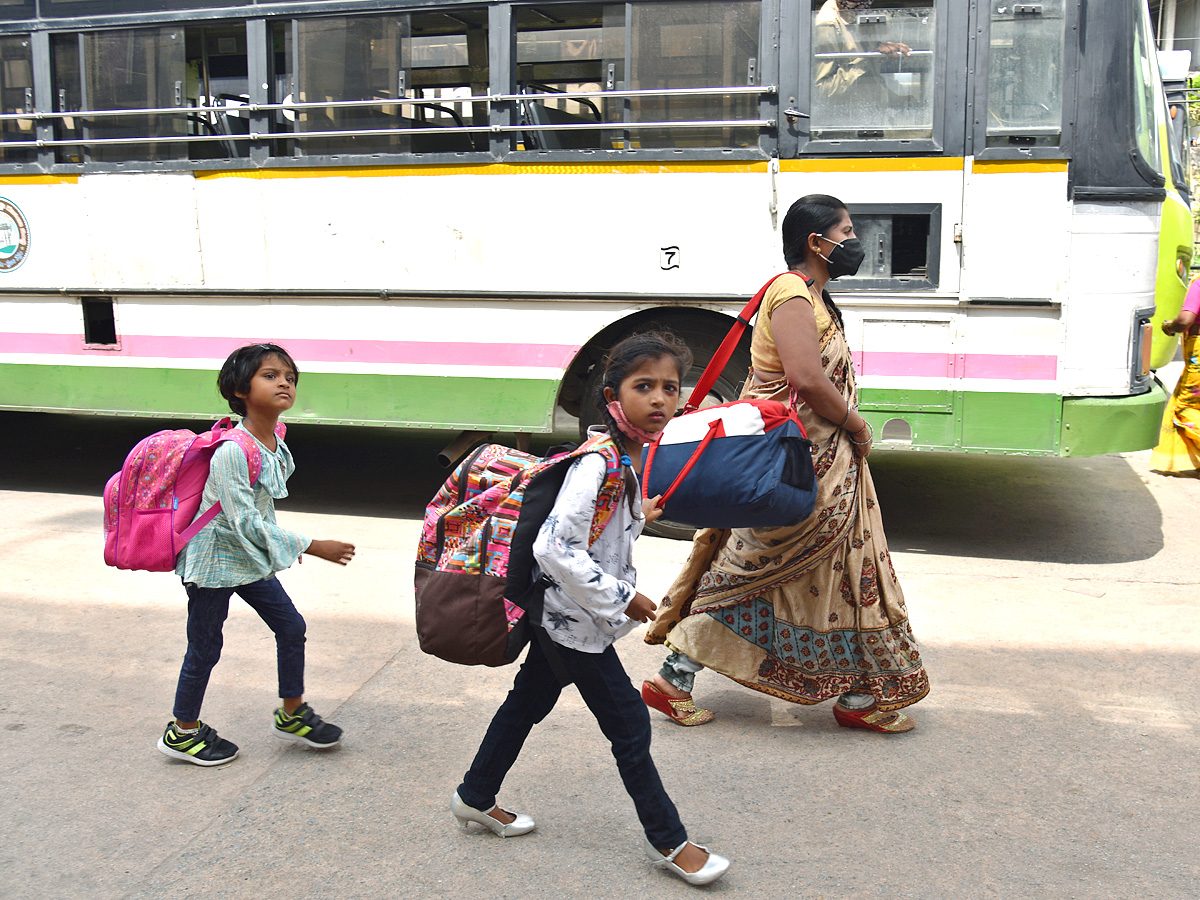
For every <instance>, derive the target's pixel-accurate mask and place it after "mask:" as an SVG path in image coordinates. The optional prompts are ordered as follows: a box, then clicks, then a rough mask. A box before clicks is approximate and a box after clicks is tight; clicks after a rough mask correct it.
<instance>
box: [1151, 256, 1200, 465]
mask: <svg viewBox="0 0 1200 900" xmlns="http://www.w3.org/2000/svg"><path fill="white" fill-rule="evenodd" d="M1197 314H1200V278H1197V279H1196V280H1195V281H1193V282H1192V284H1191V287H1189V288H1188V292H1187V296H1186V297H1185V298H1184V301H1183V309H1181V310H1180V311H1179V315H1177V316H1176V317H1175V318H1174V319H1171V320H1167V321H1165V322H1163V323H1162V330H1163V332H1164V333H1165V334H1182V335H1183V371H1182V372H1181V373H1180V374H1179V383H1178V384H1176V385H1175V392H1174V393H1173V394H1171V399H1170V400H1169V401H1168V402H1167V409H1166V412H1165V413H1164V414H1163V421H1162V431H1160V432H1159V436H1158V446H1157V447H1155V448H1154V453H1152V454H1151V456H1150V468H1151V469H1153V470H1154V471H1155V472H1159V473H1161V474H1163V475H1191V476H1197V475H1200V323H1197V321H1196V319H1197Z"/></svg>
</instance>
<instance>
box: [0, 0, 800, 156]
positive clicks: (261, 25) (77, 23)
mask: <svg viewBox="0 0 1200 900" xmlns="http://www.w3.org/2000/svg"><path fill="white" fill-rule="evenodd" d="M551 2H553V0H551ZM758 2H759V6H760V17H759V55H758V57H757V59H758V63H757V71H758V73H759V77H758V85H757V86H758V88H759V92H758V96H759V102H758V113H759V120H760V121H762V122H765V123H766V124H762V125H760V126H759V130H758V135H757V140H754V141H750V142H748V144H747V145H746V146H744V147H697V148H669V147H668V148H650V149H642V148H636V149H620V150H608V151H605V150H597V151H595V155H592V154H591V153H590V152H589V151H580V150H573V149H572V150H551V151H546V150H536V151H533V150H518V149H515V146H516V142H515V140H514V139H513V135H515V134H516V133H517V132H518V131H519V130H520V121H519V116H518V114H517V103H518V101H517V100H515V99H507V100H499V99H497V98H498V97H500V96H502V95H510V96H511V95H515V87H516V74H517V73H516V63H515V60H516V53H515V42H516V34H515V27H514V25H513V18H514V16H513V11H514V9H515V8H517V7H518V6H523V5H533V4H532V0H513V2H501V3H490V4H489V3H487V2H486V0H442V2H441V3H439V4H437V5H438V6H439V7H442V6H445V7H446V8H448V9H451V10H452V9H453V8H454V7H462V8H467V7H472V8H476V9H487V11H488V13H487V15H488V26H487V27H488V30H489V40H488V69H489V72H488V79H489V96H488V97H487V98H486V99H487V100H488V102H489V105H490V114H489V118H488V125H487V128H488V131H489V137H488V146H487V149H485V150H474V151H470V152H467V151H462V150H460V151H452V152H436V153H432V152H427V153H413V152H411V151H409V152H396V153H385V152H378V151H373V152H364V153H346V152H337V153H328V154H316V153H314V154H310V155H294V154H285V153H279V152H277V151H273V148H272V146H271V145H272V142H273V141H277V140H279V137H277V136H275V135H274V134H273V133H272V130H271V128H270V119H271V118H272V117H273V115H274V113H273V111H271V110H262V109H258V110H251V111H250V117H251V121H252V126H251V130H252V131H253V132H255V133H256V134H259V135H262V136H263V137H261V138H259V139H255V140H249V144H250V153H249V155H248V156H231V157H228V158H208V159H191V158H183V159H171V160H167V159H162V160H125V161H116V160H110V161H91V160H85V161H82V162H60V161H58V159H57V152H58V149H57V148H58V145H53V144H49V145H45V146H42V147H40V148H39V153H38V154H37V157H36V159H34V160H30V161H25V162H13V163H0V173H11V174H19V173H28V172H39V173H51V174H74V173H79V172H85V171H86V172H98V173H99V172H113V171H193V170H194V171H211V170H223V169H229V170H240V169H245V168H247V167H251V168H290V167H297V168H300V167H306V168H307V167H331V168H333V167H345V166H354V165H381V164H394V165H397V164H398V165H403V164H446V163H453V162H463V161H470V162H476V163H477V162H503V161H514V162H519V161H530V160H531V159H534V158H536V159H538V160H539V161H546V162H560V161H561V162H568V161H569V162H575V163H578V162H580V161H581V160H582V161H587V159H588V158H591V159H597V158H603V159H606V160H618V159H626V160H634V159H639V160H646V161H658V160H679V159H687V160H697V161H705V160H743V161H763V160H766V159H769V158H770V157H772V156H775V155H776V154H777V152H778V140H777V127H775V125H776V123H777V122H778V120H779V106H780V103H779V88H778V85H777V84H776V83H775V73H778V72H779V54H778V43H779V42H778V39H777V35H778V29H779V21H780V7H781V4H788V3H791V2H793V0H758ZM97 8H99V7H97ZM429 8H430V6H428V5H425V4H421V5H407V4H404V5H401V4H398V5H397V6H396V7H394V8H393V7H389V8H384V7H383V5H382V4H380V3H378V2H371V3H365V2H361V0H359V2H355V0H343V2H313V3H303V4H288V5H287V6H286V7H284V6H283V5H282V4H281V6H280V7H273V6H264V5H256V6H248V5H242V6H238V5H235V4H230V5H228V6H222V7H219V8H218V7H216V6H215V5H213V6H212V7H209V8H191V9H180V10H166V11H161V12H158V13H153V14H151V13H129V14H117V13H114V14H110V15H90V16H78V17H72V18H57V19H56V18H52V17H47V16H43V17H42V18H41V19H39V20H35V21H32V22H20V23H18V22H16V21H3V22H0V33H2V34H11V33H23V34H30V35H32V37H33V39H34V41H35V43H37V44H38V46H39V48H40V50H39V51H38V52H36V53H35V59H34V66H35V78H34V81H35V85H34V88H35V89H34V109H35V113H36V114H42V115H43V116H44V117H43V118H41V119H39V123H38V129H37V134H38V139H39V140H42V141H51V140H54V139H55V134H54V130H55V122H56V119H57V118H58V116H60V115H61V113H59V112H58V110H57V106H56V102H55V100H54V98H55V97H56V96H57V92H56V90H55V84H54V80H53V78H54V75H53V72H52V71H51V63H50V60H49V46H50V42H51V35H55V34H65V35H81V34H85V33H91V32H93V31H97V30H107V29H116V30H126V29H137V28H145V27H156V26H157V27H179V28H182V29H184V30H185V31H186V30H187V29H189V28H193V27H202V26H204V25H205V24H206V23H209V22H212V21H214V20H216V21H221V22H225V23H228V24H231V25H232V24H234V23H241V24H242V26H243V27H244V28H245V30H246V55H247V68H248V70H249V72H250V83H249V94H250V97H249V103H250V105H251V106H259V107H261V106H262V105H264V104H268V97H269V94H270V90H269V89H267V90H264V89H263V88H262V87H261V85H262V84H263V83H270V82H271V79H270V77H269V73H270V72H271V69H272V57H273V51H272V48H271V45H270V39H271V34H272V33H273V30H274V28H273V26H274V24H275V23H283V24H284V25H285V27H286V26H287V24H289V23H292V22H294V21H296V20H297V19H299V18H309V17H322V16H336V15H359V14H361V15H372V14H376V15H379V14H386V13H389V12H398V13H407V12H415V11H419V10H422V9H424V10H428V9H429ZM18 25H25V26H26V27H25V28H19V27H17V26H18ZM498 29H503V30H498ZM500 34H505V35H508V36H509V40H507V41H505V40H503V39H500V38H498V37H497V36H498V35H500ZM509 45H511V46H509ZM294 53H295V47H293V54H294ZM768 73H769V74H768ZM276 102H279V99H278V98H276ZM81 111H87V110H81ZM197 111H198V110H197ZM77 112H78V111H77ZM148 143H149V141H148Z"/></svg>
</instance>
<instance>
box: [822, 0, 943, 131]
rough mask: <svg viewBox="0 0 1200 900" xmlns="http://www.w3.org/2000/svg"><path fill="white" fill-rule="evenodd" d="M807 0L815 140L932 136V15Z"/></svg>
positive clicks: (846, 0)
mask: <svg viewBox="0 0 1200 900" xmlns="http://www.w3.org/2000/svg"><path fill="white" fill-rule="evenodd" d="M923 2H924V5H921V6H916V5H910V4H907V3H904V2H903V0H893V2H891V3H887V4H874V5H868V4H865V3H861V2H857V0H853V2H852V0H813V19H812V21H813V52H812V103H811V117H812V118H811V136H812V138H813V139H814V140H822V139H823V140H847V139H858V138H883V139H893V140H896V139H901V140H902V139H912V138H930V137H932V136H933V106H934V87H935V78H936V75H937V71H936V65H935V63H936V54H935V51H934V47H935V40H936V37H937V12H936V10H935V9H934V8H932V7H931V6H929V5H928V0H923Z"/></svg>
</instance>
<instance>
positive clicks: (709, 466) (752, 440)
mask: <svg viewBox="0 0 1200 900" xmlns="http://www.w3.org/2000/svg"><path fill="white" fill-rule="evenodd" d="M643 458H644V464H643V467H642V492H643V494H644V496H647V497H654V496H657V495H658V494H661V495H662V500H660V501H659V506H661V507H662V510H663V518H665V519H669V520H670V521H672V522H678V523H681V524H684V525H695V526H696V527H698V528H777V527H780V526H785V525H796V524H798V523H799V522H802V521H804V520H805V519H807V518H808V517H809V516H810V515H812V511H813V505H814V504H815V503H816V497H817V478H816V473H815V472H814V471H813V462H812V442H811V441H810V440H809V439H808V435H807V434H806V433H805V431H804V426H803V425H802V424H800V420H799V419H798V418H797V417H796V415H795V413H794V412H793V411H792V410H791V409H789V408H788V407H787V405H785V404H783V403H780V402H779V401H778V400H736V401H734V402H732V403H723V404H721V405H719V406H710V407H708V408H706V409H699V410H696V411H695V412H689V413H685V414H684V415H682V416H679V417H678V418H675V419H672V420H671V421H670V422H668V423H667V427H666V428H664V429H663V431H662V433H661V434H660V435H659V436H658V438H657V439H656V440H655V441H654V443H652V444H649V445H647V447H646V449H645V450H644V451H643Z"/></svg>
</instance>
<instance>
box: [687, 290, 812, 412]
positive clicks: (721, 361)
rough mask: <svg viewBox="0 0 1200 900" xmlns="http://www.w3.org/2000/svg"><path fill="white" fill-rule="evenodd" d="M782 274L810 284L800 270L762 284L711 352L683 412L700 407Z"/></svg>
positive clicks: (693, 410) (692, 410)
mask: <svg viewBox="0 0 1200 900" xmlns="http://www.w3.org/2000/svg"><path fill="white" fill-rule="evenodd" d="M784 275H799V276H800V277H801V278H803V279H804V283H805V284H812V279H811V278H809V277H808V276H807V275H804V274H803V273H801V272H792V271H787V272H780V273H779V274H778V275H776V276H774V278H772V279H771V280H770V281H768V282H767V283H766V284H764V285H763V286H762V287H761V288H760V289H759V291H758V293H757V294H755V295H754V296H753V297H752V298H751V300H750V302H749V303H747V304H746V306H745V308H744V309H743V310H742V311H741V312H740V313H738V317H737V320H736V321H735V322H734V323H733V327H732V328H730V329H729V334H727V335H725V340H723V341H721V346H720V347H718V348H717V352H716V353H714V354H713V358H712V359H711V360H710V361H709V363H708V365H707V366H705V368H704V374H703V375H701V376H700V380H699V381H697V382H696V387H695V388H694V389H693V390H692V393H691V396H690V397H688V399H687V403H685V404H684V405H683V411H684V413H690V412H695V411H696V410H698V409H699V408H700V403H701V401H703V400H704V398H705V397H707V396H708V392H709V391H711V390H712V386H713V385H714V384H716V382H717V378H719V377H720V375H721V373H722V372H723V371H724V370H725V366H726V365H728V364H729V360H730V359H731V358H732V357H733V351H734V349H736V348H737V345H738V342H739V341H740V340H741V339H742V335H743V334H745V332H746V328H747V327H749V325H750V320H751V319H753V318H754V314H755V313H756V312H758V307H759V305H760V304H761V303H762V300H763V297H765V296H766V295H767V288H769V287H770V286H771V285H772V284H774V283H775V280H776V279H777V278H782V277H783V276H784Z"/></svg>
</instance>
